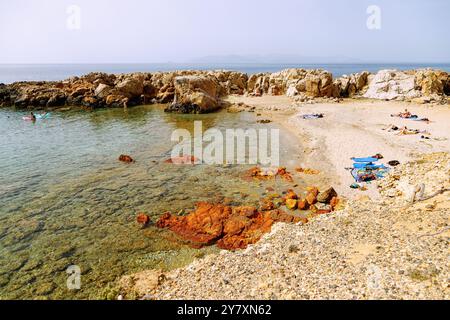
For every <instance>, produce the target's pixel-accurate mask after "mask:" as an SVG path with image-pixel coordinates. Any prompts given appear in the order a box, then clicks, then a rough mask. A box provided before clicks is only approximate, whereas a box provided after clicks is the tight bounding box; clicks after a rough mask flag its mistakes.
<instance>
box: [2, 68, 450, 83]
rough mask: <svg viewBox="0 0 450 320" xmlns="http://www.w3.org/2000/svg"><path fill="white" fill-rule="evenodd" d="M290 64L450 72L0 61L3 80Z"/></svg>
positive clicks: (338, 73)
mask: <svg viewBox="0 0 450 320" xmlns="http://www.w3.org/2000/svg"><path fill="white" fill-rule="evenodd" d="M287 68H304V69H319V68H321V69H324V70H328V71H330V72H331V73H332V74H333V75H334V76H335V77H339V76H342V75H344V74H351V73H355V72H361V71H369V72H377V71H378V70H382V69H397V70H410V69H419V68H433V69H440V70H444V71H447V72H450V63H440V64H436V63H354V64H350V63H340V64H311V63H309V64H301V63H267V64H265V63H232V64H229V63H215V64H210V63H208V64H206V63H190V64H188V63H129V64H0V83H5V84H8V83H13V82H17V81H59V80H64V79H67V78H70V77H73V76H81V75H84V74H87V73H90V72H95V71H98V72H107V73H130V72H156V71H174V70H233V71H240V72H244V73H247V74H255V73H261V72H277V71H281V70H283V69H287Z"/></svg>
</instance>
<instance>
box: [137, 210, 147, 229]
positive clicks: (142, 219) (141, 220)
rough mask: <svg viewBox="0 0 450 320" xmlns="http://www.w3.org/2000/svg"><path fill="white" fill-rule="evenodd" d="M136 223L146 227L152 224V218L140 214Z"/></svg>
mask: <svg viewBox="0 0 450 320" xmlns="http://www.w3.org/2000/svg"><path fill="white" fill-rule="evenodd" d="M136 221H137V223H139V224H142V225H143V226H144V227H145V226H147V225H148V224H149V223H150V217H149V216H148V215H147V214H145V213H139V214H138V215H137V217H136Z"/></svg>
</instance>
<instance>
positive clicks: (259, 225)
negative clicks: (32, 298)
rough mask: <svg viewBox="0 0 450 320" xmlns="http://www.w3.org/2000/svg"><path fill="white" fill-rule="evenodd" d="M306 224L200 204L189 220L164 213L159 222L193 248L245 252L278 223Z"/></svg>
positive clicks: (253, 210) (280, 215)
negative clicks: (209, 247)
mask: <svg viewBox="0 0 450 320" xmlns="http://www.w3.org/2000/svg"><path fill="white" fill-rule="evenodd" d="M276 221H279V222H300V221H303V222H305V219H304V218H300V217H296V216H293V215H289V214H286V213H284V212H283V211H281V210H271V211H262V212H259V211H258V210H256V208H254V207H230V206H226V205H221V204H211V203H206V202H200V203H198V204H197V208H196V210H195V211H193V212H191V213H190V214H188V215H187V216H181V217H179V216H174V215H171V214H170V213H165V214H164V215H163V216H162V217H161V218H160V219H159V220H158V222H157V226H158V227H159V228H168V229H170V230H171V231H173V232H174V233H176V234H177V235H178V236H179V237H180V238H181V239H182V240H184V241H187V242H188V243H189V244H190V245H192V246H194V247H202V246H205V245H212V244H217V246H218V247H219V248H222V249H228V250H235V249H244V248H246V247H247V246H248V245H249V244H253V243H256V242H257V241H258V240H259V239H260V238H261V236H262V235H263V234H264V233H267V232H269V231H270V229H271V227H272V225H273V224H274V223H275V222H276Z"/></svg>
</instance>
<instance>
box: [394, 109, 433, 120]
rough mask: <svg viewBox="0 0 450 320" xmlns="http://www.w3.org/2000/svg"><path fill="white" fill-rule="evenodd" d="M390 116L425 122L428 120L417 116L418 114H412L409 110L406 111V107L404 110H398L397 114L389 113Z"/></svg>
mask: <svg viewBox="0 0 450 320" xmlns="http://www.w3.org/2000/svg"><path fill="white" fill-rule="evenodd" d="M391 117H399V118H403V119H411V120H416V121H425V122H427V123H429V122H430V120H429V119H428V118H419V116H418V115H416V114H412V113H411V112H409V111H408V109H405V111H404V112H399V113H397V114H391Z"/></svg>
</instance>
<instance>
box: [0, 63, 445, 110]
mask: <svg viewBox="0 0 450 320" xmlns="http://www.w3.org/2000/svg"><path fill="white" fill-rule="evenodd" d="M228 95H245V96H263V95H271V96H278V95H286V96H288V97H291V98H293V99H294V100H295V101H297V102H305V101H308V100H311V99H314V98H319V97H328V98H333V99H339V98H347V97H350V98H356V97H363V98H370V99H382V100H397V101H398V100H400V101H411V102H415V103H429V102H436V103H442V104H446V103H448V100H447V99H448V98H447V96H448V95H450V74H449V73H447V72H444V71H440V70H432V69H418V70H411V71H397V70H381V71H379V72H378V73H376V74H371V73H369V72H367V71H363V72H360V73H355V74H351V75H344V76H342V77H339V78H334V77H333V75H332V74H331V73H330V72H328V71H325V70H321V69H312V70H305V69H286V70H283V71H280V72H276V73H258V74H253V75H248V74H245V73H241V72H235V71H223V70H221V71H174V72H155V73H130V74H120V75H114V74H106V73H90V74H88V75H85V76H81V77H72V78H69V79H67V80H64V81H58V82H44V81H41V82H16V83H12V84H8V85H5V84H0V107H16V108H18V109H28V110H33V109H37V110H39V109H61V108H64V107H66V108H67V107H80V108H85V109H96V108H104V107H106V108H118V107H120V108H123V107H128V106H135V105H142V104H154V103H163V104H169V106H168V108H167V111H168V112H179V113H206V112H212V111H215V110H217V109H219V108H221V107H223V106H224V102H223V100H222V98H223V97H225V96H228Z"/></svg>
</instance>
